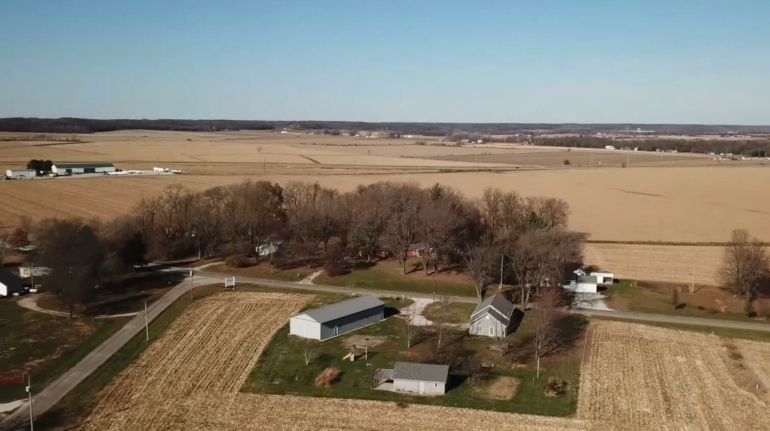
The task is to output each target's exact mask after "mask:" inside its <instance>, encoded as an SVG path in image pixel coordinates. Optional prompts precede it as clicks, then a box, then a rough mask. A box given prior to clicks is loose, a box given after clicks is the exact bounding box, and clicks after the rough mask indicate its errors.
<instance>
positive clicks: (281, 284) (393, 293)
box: [196, 271, 479, 304]
mask: <svg viewBox="0 0 770 431" xmlns="http://www.w3.org/2000/svg"><path fill="white" fill-rule="evenodd" d="M196 274H200V275H202V276H204V277H209V278H219V279H220V280H222V281H224V278H225V277H227V275H226V274H224V273H219V272H206V271H197V272H196ZM196 277H197V275H196ZM235 281H236V282H238V283H249V284H259V285H262V286H268V287H278V288H282V289H299V290H308V291H312V292H330V293H342V294H345V295H353V294H357V295H360V294H363V295H375V296H379V297H386V298H402V297H408V298H424V299H433V294H431V293H417V292H399V291H397V290H381V289H361V288H356V287H340V286H327V285H322V284H300V283H293V282H288V281H276V280H269V279H267V278H251V277H239V276H236V277H235ZM449 301H450V302H465V303H469V304H477V303H478V302H479V301H478V300H476V298H475V297H470V296H451V297H450V298H449Z"/></svg>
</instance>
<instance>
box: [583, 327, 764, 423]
mask: <svg viewBox="0 0 770 431" xmlns="http://www.w3.org/2000/svg"><path fill="white" fill-rule="evenodd" d="M589 336H591V337H593V342H592V343H591V345H592V351H591V353H590V360H589V361H588V363H587V364H585V365H584V368H583V371H582V374H581V382H580V399H579V401H578V417H579V418H580V419H583V420H589V421H591V422H592V423H593V424H594V425H595V426H596V428H597V429H607V430H610V429H611V430H707V429H708V430H766V429H768V424H770V411H769V410H768V406H767V405H766V404H765V403H764V402H763V401H762V400H761V399H760V398H758V397H757V396H755V395H754V394H752V393H750V392H749V391H747V390H744V389H742V388H741V387H739V386H738V384H737V383H736V381H735V379H734V377H733V375H732V374H731V372H730V368H729V365H728V362H727V361H726V360H725V356H726V355H725V351H726V350H725V349H726V348H725V347H724V344H723V343H724V340H722V339H720V338H719V337H716V336H713V335H706V334H697V333H692V332H681V331H673V330H670V329H662V328H656V327H652V326H644V325H638V324H631V323H620V322H598V323H593V324H592V325H591V329H590V333H589ZM731 343H733V344H734V345H737V349H738V351H739V352H749V355H748V356H747V357H746V358H745V359H744V360H743V362H742V365H741V366H740V368H741V369H742V370H747V369H748V370H752V371H753V373H754V374H755V375H756V376H757V377H758V378H759V379H760V380H762V381H767V379H768V377H770V375H768V372H769V371H770V370H769V369H768V367H767V365H766V363H767V358H769V357H770V344H763V343H756V342H749V341H738V340H733V341H731Z"/></svg>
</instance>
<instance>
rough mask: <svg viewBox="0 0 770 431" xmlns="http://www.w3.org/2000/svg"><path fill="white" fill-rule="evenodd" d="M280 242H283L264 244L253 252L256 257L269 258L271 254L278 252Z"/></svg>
mask: <svg viewBox="0 0 770 431" xmlns="http://www.w3.org/2000/svg"><path fill="white" fill-rule="evenodd" d="M282 242H283V241H271V242H265V243H262V244H260V245H258V246H256V247H254V251H255V252H256V253H257V256H260V257H264V256H270V255H271V254H273V253H277V252H278V249H279V248H280V247H281V243H282Z"/></svg>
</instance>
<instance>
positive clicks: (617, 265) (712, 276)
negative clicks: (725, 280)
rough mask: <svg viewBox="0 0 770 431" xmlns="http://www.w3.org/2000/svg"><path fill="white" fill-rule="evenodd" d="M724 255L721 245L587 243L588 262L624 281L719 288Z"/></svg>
mask: <svg viewBox="0 0 770 431" xmlns="http://www.w3.org/2000/svg"><path fill="white" fill-rule="evenodd" d="M723 254H724V247H721V246H706V245H704V246H683V245H640V244H586V245H585V251H584V262H585V263H586V265H594V266H597V267H599V268H603V269H607V270H611V271H613V273H614V274H615V276H616V277H618V278H621V279H631V280H650V281H662V282H666V283H683V284H690V283H695V284H696V285H699V284H708V285H716V284H717V283H718V280H719V276H718V274H717V271H718V269H719V262H721V260H722V255H723Z"/></svg>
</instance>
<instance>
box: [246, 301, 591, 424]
mask: <svg viewBox="0 0 770 431" xmlns="http://www.w3.org/2000/svg"><path fill="white" fill-rule="evenodd" d="M394 305H397V304H394ZM569 318H570V319H578V320H580V321H581V322H580V332H581V333H582V328H583V326H584V320H583V318H582V317H577V316H570V317H569ZM530 320H531V319H530V318H527V317H525V319H524V321H523V322H522V325H521V327H520V329H519V331H518V332H517V333H516V334H514V335H512V336H511V337H510V338H511V340H510V342H511V343H512V344H514V345H516V344H522V346H521V347H520V348H519V349H520V350H521V351H520V352H515V353H514V354H515V355H516V356H518V357H521V358H524V357H526V356H527V355H526V354H525V353H524V352H525V351H526V350H528V349H529V347H528V345H524V344H526V343H527V339H528V337H529V336H530V335H531V334H532V322H530ZM350 335H363V336H380V337H383V338H384V340H385V341H384V342H383V344H380V345H379V346H376V347H373V348H371V349H369V361H371V362H373V364H374V369H377V368H393V365H394V363H395V362H396V361H410V362H442V361H443V362H444V363H446V362H458V363H459V362H461V361H463V360H470V361H476V363H481V362H483V363H487V364H490V363H491V364H495V368H494V369H493V370H492V371H491V375H490V379H489V380H485V381H477V382H472V381H471V380H470V379H467V378H464V377H463V376H462V375H454V376H453V377H452V381H451V382H450V388H451V389H450V390H449V392H448V393H447V394H445V395H443V396H436V397H424V396H418V395H408V394H403V393H394V392H388V391H380V390H373V389H371V388H370V381H371V380H370V377H371V373H372V368H371V367H370V366H368V365H367V361H366V360H364V359H363V358H361V359H358V360H356V361H355V362H351V361H343V360H342V358H343V356H345V355H346V354H347V353H349V350H348V348H347V347H346V346H345V345H344V341H345V339H346V338H347V337H349V336H350ZM417 338H418V340H417V343H416V344H415V345H413V346H412V347H411V348H409V349H407V347H406V341H405V337H404V336H403V332H402V328H401V325H400V323H399V322H398V319H397V318H395V317H390V318H388V319H386V320H385V321H383V322H380V323H377V324H375V325H371V326H368V327H365V328H361V329H358V330H356V331H354V332H352V333H350V334H345V335H344V336H340V337H337V338H333V339H330V340H327V341H324V342H323V343H318V342H311V343H314V344H315V348H316V352H315V356H314V359H313V360H312V361H311V363H310V364H309V365H305V360H304V356H303V348H302V346H303V345H304V344H305V343H307V342H308V341H306V340H302V339H299V338H297V337H294V336H290V335H289V328H288V326H286V327H284V328H282V329H281V330H280V331H279V332H278V333H277V334H276V336H275V338H274V339H273V341H272V342H271V343H270V345H269V346H268V347H267V348H266V349H265V351H264V352H263V354H262V356H261V357H260V360H259V362H258V364H257V366H256V367H255V368H254V370H253V371H252V373H251V374H250V376H249V378H248V379H247V381H246V383H245V385H244V387H243V388H242V391H245V392H256V393H270V394H292V395H304V396H316V397H334V398H355V399H372V400H380V401H395V402H406V403H415V404H434V405H443V406H454V407H469V408H476V409H483V410H496V411H507V412H519V413H529V414H539V415H551V416H570V415H573V414H574V413H575V409H576V406H577V394H578V381H579V372H580V354H576V352H574V351H573V350H574V349H576V348H567V349H566V350H565V351H563V352H558V353H556V354H554V355H552V356H551V357H547V358H544V360H543V361H542V363H541V375H540V379H537V380H536V379H535V366H534V364H533V363H532V361H531V357H530V358H529V360H528V362H526V363H523V364H519V366H516V367H511V366H510V360H509V359H508V358H501V357H500V355H499V353H498V352H497V351H494V350H493V349H494V346H496V343H495V340H494V339H490V338H484V337H471V336H468V335H467V333H466V332H465V331H455V332H452V333H451V334H448V335H446V336H445V337H444V339H445V341H444V343H445V347H444V349H443V350H442V352H441V353H439V354H438V355H437V354H436V353H435V350H436V349H435V345H436V340H437V339H436V336H435V334H431V333H427V332H425V331H423V330H420V333H418V337H417ZM575 338H576V339H579V338H580V337H579V336H577V337H575ZM570 349H572V350H570ZM471 358H472V359H471ZM331 366H334V367H337V368H339V369H340V370H341V371H342V376H341V378H340V380H339V381H338V382H337V383H336V384H335V385H333V386H332V387H331V388H320V387H317V386H315V385H314V384H313V381H314V379H315V377H316V376H317V375H318V374H319V373H320V372H321V371H322V370H323V369H325V368H327V367H331ZM457 371H458V370H455V372H457ZM455 372H453V374H454V373H455ZM459 374H462V373H459ZM498 376H509V377H515V378H517V379H518V381H519V386H518V389H517V391H516V393H515V395H513V398H512V399H510V400H497V399H491V398H489V397H487V396H485V395H484V394H485V390H486V388H487V387H488V386H489V385H490V384H491V383H492V381H494V378H496V377H498ZM550 376H558V377H560V378H562V379H565V380H567V381H568V382H569V384H570V385H569V391H568V393H567V394H566V395H564V396H562V397H547V396H546V395H545V394H544V390H545V389H544V388H545V384H546V382H547V381H548V378H549V377H550Z"/></svg>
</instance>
